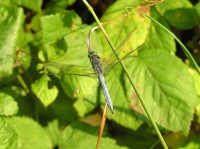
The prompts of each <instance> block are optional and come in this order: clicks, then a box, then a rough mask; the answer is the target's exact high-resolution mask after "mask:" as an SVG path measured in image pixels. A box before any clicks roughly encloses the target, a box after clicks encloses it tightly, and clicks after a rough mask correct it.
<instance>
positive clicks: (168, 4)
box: [155, 0, 193, 15]
mask: <svg viewBox="0 0 200 149" xmlns="http://www.w3.org/2000/svg"><path fill="white" fill-rule="evenodd" d="M155 7H156V8H157V9H158V11H159V13H160V14H161V15H164V14H165V13H166V12H167V11H169V10H174V9H178V8H192V7H193V6H192V4H191V2H190V1H188V0H181V1H180V0H178V1H176V0H165V1H163V2H162V3H159V4H157V5H155Z"/></svg>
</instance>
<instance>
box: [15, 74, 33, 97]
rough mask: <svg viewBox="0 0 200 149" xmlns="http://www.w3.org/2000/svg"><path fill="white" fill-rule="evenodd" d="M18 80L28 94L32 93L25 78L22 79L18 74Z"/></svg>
mask: <svg viewBox="0 0 200 149" xmlns="http://www.w3.org/2000/svg"><path fill="white" fill-rule="evenodd" d="M17 79H18V81H19V82H20V84H21V85H22V87H23V88H24V90H25V91H26V93H30V90H29V88H28V86H27V85H26V83H25V81H24V80H23V78H22V77H21V75H20V74H17Z"/></svg>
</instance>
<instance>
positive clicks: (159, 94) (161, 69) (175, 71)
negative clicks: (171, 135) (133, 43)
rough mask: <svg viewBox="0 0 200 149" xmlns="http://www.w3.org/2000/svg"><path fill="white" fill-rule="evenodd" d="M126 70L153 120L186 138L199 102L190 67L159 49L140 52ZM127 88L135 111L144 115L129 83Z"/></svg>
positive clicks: (130, 61) (128, 63)
mask: <svg viewBox="0 0 200 149" xmlns="http://www.w3.org/2000/svg"><path fill="white" fill-rule="evenodd" d="M127 67H128V69H129V71H130V72H131V74H132V77H133V79H134V81H135V84H136V86H137V87H138V89H139V91H140V94H141V95H142V98H143V99H144V101H145V104H146V106H147V108H148V110H149V111H150V113H151V115H152V116H153V118H154V120H155V121H156V122H157V123H158V124H159V125H160V126H162V127H164V128H166V129H168V130H171V131H174V132H177V131H182V132H183V133H184V134H185V135H187V134H188V132H189V129H190V124H191V121H192V119H193V114H194V108H195V106H196V105H197V100H198V99H197V93H196V91H195V88H194V81H193V79H192V78H191V76H190V74H189V72H188V69H187V67H186V66H185V65H184V64H183V63H182V62H181V61H180V60H178V59H177V58H176V57H172V56H171V55H170V54H168V53H167V52H166V51H163V50H157V49H156V50H148V49H145V50H141V51H140V52H139V55H138V58H137V59H134V58H133V59H130V60H129V61H128V62H127ZM126 88H127V94H128V100H129V101H130V106H131V108H132V110H134V111H137V112H138V115H140V116H142V115H145V112H144V110H143V108H142V107H141V104H140V103H139V100H138V99H137V96H136V93H135V92H134V91H133V89H132V87H131V86H130V83H129V82H128V81H126ZM185 115H187V116H185Z"/></svg>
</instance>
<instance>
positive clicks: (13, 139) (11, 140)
mask: <svg viewBox="0 0 200 149" xmlns="http://www.w3.org/2000/svg"><path fill="white" fill-rule="evenodd" d="M0 132H1V133H0V149H5V148H7V149H8V148H9V149H19V146H20V144H19V136H18V134H17V132H16V131H15V130H14V129H13V128H12V126H10V125H9V123H8V122H7V121H6V120H4V118H2V117H0Z"/></svg>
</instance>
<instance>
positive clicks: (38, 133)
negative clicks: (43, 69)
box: [5, 117, 52, 149]
mask: <svg viewBox="0 0 200 149" xmlns="http://www.w3.org/2000/svg"><path fill="white" fill-rule="evenodd" d="M5 121H6V122H7V123H8V124H9V125H10V126H11V128H12V129H14V130H15V133H16V134H17V136H18V137H19V140H18V141H19V142H17V143H19V144H20V149H36V148H42V149H49V148H52V142H51V140H50V138H49V136H48V134H47V132H46V131H45V129H44V128H42V127H41V126H40V125H39V124H38V123H36V122H34V121H33V120H32V119H30V118H26V117H12V118H6V119H5Z"/></svg>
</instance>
